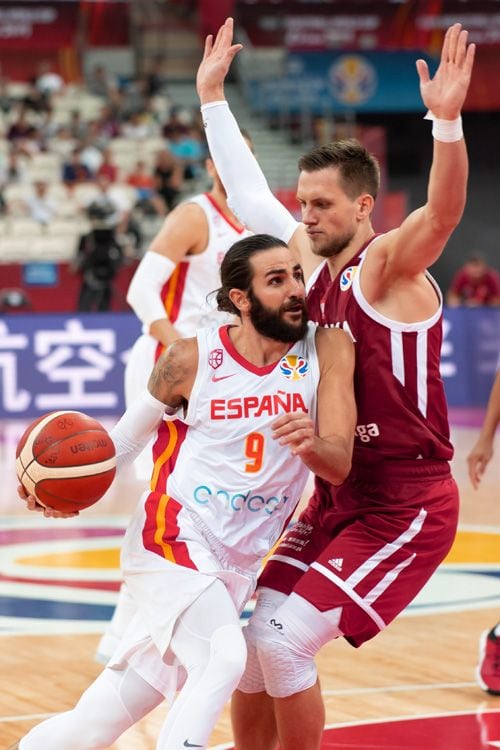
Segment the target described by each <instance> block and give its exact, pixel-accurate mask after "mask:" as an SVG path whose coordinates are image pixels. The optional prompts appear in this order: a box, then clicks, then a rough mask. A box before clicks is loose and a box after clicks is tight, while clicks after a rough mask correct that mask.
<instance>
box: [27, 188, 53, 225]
mask: <svg viewBox="0 0 500 750" xmlns="http://www.w3.org/2000/svg"><path fill="white" fill-rule="evenodd" d="M24 203H25V207H26V211H27V213H28V214H29V216H30V218H32V219H34V220H35V221H38V222H39V223H40V224H49V222H51V221H52V219H54V218H56V216H57V213H58V209H57V204H56V202H55V201H54V199H53V198H51V197H50V195H49V186H48V184H47V182H45V180H35V182H34V183H33V194H32V195H30V196H29V197H28V198H26V199H25V201H24Z"/></svg>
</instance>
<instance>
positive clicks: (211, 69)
mask: <svg viewBox="0 0 500 750" xmlns="http://www.w3.org/2000/svg"><path fill="white" fill-rule="evenodd" d="M232 31H233V29H232V19H228V20H227V21H226V23H225V24H224V26H223V27H222V28H221V29H220V31H219V33H218V35H217V37H216V39H215V41H213V40H212V38H211V37H209V38H208V39H207V43H206V47H205V54H204V58H203V61H202V63H201V65H200V68H199V71H198V78H197V87H198V93H199V95H200V100H201V103H202V113H203V119H204V124H205V127H206V131H207V138H208V142H209V146H210V150H211V155H212V158H213V159H214V162H215V164H216V167H217V170H218V173H219V175H220V177H221V178H222V181H223V183H224V185H225V188H226V191H227V194H228V202H229V204H230V205H231V207H232V209H233V210H234V211H235V213H236V214H237V215H238V217H239V218H240V220H241V221H243V222H244V223H245V225H246V226H248V227H249V228H250V229H252V230H253V231H256V232H261V231H267V232H270V233H272V234H273V235H275V236H278V237H280V238H282V239H284V240H286V241H289V242H290V244H291V245H292V246H294V247H295V248H299V249H300V251H301V253H302V255H303V257H305V255H307V253H310V250H311V249H312V252H313V254H314V255H315V256H317V257H318V258H321V259H324V260H323V263H322V264H321V265H320V266H319V267H318V269H317V270H316V271H315V272H314V273H313V276H312V279H311V280H310V287H309V294H308V305H309V310H310V315H311V319H312V320H315V321H316V322H317V323H318V325H321V326H342V327H343V328H345V329H346V330H348V331H349V332H350V333H351V335H352V338H353V340H354V342H355V348H356V361H357V364H356V375H355V387H356V396H357V406H358V424H357V428H356V441H355V449H354V458H353V468H352V472H351V474H350V476H349V478H348V479H347V481H346V482H345V483H344V484H343V485H342V486H340V487H334V486H332V485H331V484H328V483H327V482H324V481H322V480H321V479H317V480H316V485H315V492H314V494H313V497H312V499H311V501H310V503H309V505H308V507H307V508H306V510H305V511H304V512H303V513H302V515H301V516H300V518H299V522H298V523H297V525H296V526H295V527H294V528H293V529H292V530H291V531H290V532H289V533H288V534H287V535H286V536H285V537H284V539H283V541H282V542H281V544H280V546H279V547H278V549H277V550H276V552H275V554H274V555H273V556H272V557H271V560H270V562H269V563H268V564H267V566H266V568H265V570H264V573H263V574H262V576H261V578H260V584H259V585H260V588H259V594H258V600H257V606H256V609H255V613H254V615H253V617H252V619H251V623H250V625H249V627H248V628H246V629H245V630H246V639H247V645H248V660H247V668H246V672H245V675H244V678H243V680H242V682H241V684H240V686H239V690H238V691H237V693H236V695H235V698H234V701H233V726H234V732H235V739H236V746H237V749H238V750H255V748H257V747H258V748H259V750H271V749H272V750H274V748H275V747H276V742H277V739H279V746H280V748H281V750H297V748H300V750H317V749H318V748H319V746H320V742H321V735H322V730H323V725H324V708H323V702H322V698H321V692H320V688H319V684H318V680H317V673H316V668H315V664H314V657H315V655H316V653H317V652H318V650H319V649H320V648H321V647H322V646H323V645H324V644H325V643H327V642H328V641H329V640H331V639H333V638H337V637H339V636H343V637H344V638H346V639H347V640H348V641H349V643H351V644H352V645H353V646H355V647H358V646H360V645H361V644H362V643H364V642H365V641H366V640H368V639H369V638H372V637H373V636H375V635H376V634H377V633H378V632H379V631H380V630H382V629H383V628H385V627H386V626H387V625H388V624H389V623H390V622H391V621H392V620H393V619H394V618H395V617H396V616H397V615H398V614H399V613H400V612H401V611H402V610H403V609H404V608H405V607H406V606H407V605H408V604H409V603H410V602H411V601H412V599H413V598H414V597H415V596H416V595H417V593H418V592H419V591H420V590H421V588H422V587H423V586H424V584H425V583H426V581H427V580H428V579H429V578H430V576H431V575H432V573H433V572H434V571H435V570H436V568H437V566H438V565H439V563H440V562H441V561H442V560H443V558H444V557H445V555H446V554H447V552H448V550H449V549H450V547H451V544H452V542H453V539H454V536H455V531H456V524H457V517H458V492H457V487H456V484H455V482H454V480H453V479H452V477H451V474H450V468H449V461H450V459H451V457H452V453H453V450H452V446H451V444H450V441H449V428H448V420H447V410H446V401H445V395H444V390H443V383H442V381H441V378H440V373H439V358H440V349H441V339H442V332H441V323H442V296H441V293H440V291H439V289H438V287H437V285H436V283H435V282H434V281H433V279H432V278H431V276H430V275H429V274H428V272H427V270H426V269H427V267H428V266H429V265H431V264H432V263H434V262H435V261H436V260H437V259H438V258H439V256H440V254H441V253H442V251H443V248H444V247H445V245H446V242H447V240H448V238H449V237H450V235H451V233H452V232H453V230H454V229H455V227H456V226H457V224H458V222H459V221H460V218H461V216H462V212H463V210H464V206H465V200H466V185H467V174H468V160H467V153H466V147H465V142H464V139H463V134H462V126H461V117H460V113H461V110H462V106H463V103H464V100H465V96H466V94H467V90H468V87H469V83H470V77H471V72H472V66H473V60H474V53H475V47H474V45H473V44H470V45H469V44H468V42H467V32H466V31H464V30H462V28H461V26H460V24H455V25H454V26H452V27H450V28H449V29H448V31H447V32H446V35H445V38H444V42H443V48H442V52H441V59H440V64H439V67H438V69H437V71H436V73H435V75H434V77H433V78H432V79H431V78H430V76H429V71H428V67H427V64H426V63H425V61H423V60H418V61H417V71H418V76H419V79H420V91H421V95H422V99H423V102H424V105H425V106H426V107H427V108H428V110H429V113H428V116H427V117H428V119H432V120H433V126H432V132H433V137H434V155H433V162H432V167H431V171H430V177H429V184H428V194H427V202H426V203H425V205H424V206H422V207H421V208H418V209H417V210H415V211H413V212H412V213H411V214H410V215H409V216H408V217H407V218H406V219H405V221H404V222H403V223H402V225H401V226H400V227H399V228H397V229H394V230H392V231H390V232H387V233H386V234H383V235H376V234H375V232H374V230H373V228H372V224H371V219H370V216H371V213H372V210H373V206H374V202H375V198H376V195H377V190H378V187H379V173H378V165H377V163H376V160H375V159H374V158H373V157H372V156H371V155H370V154H369V153H368V152H367V151H366V150H365V149H364V148H363V147H362V146H361V145H360V144H359V143H358V142H357V141H354V140H349V141H340V142H337V143H332V144H329V145H326V146H320V147H318V148H315V149H313V150H312V151H311V152H309V153H308V154H305V155H304V156H303V157H302V158H301V159H300V161H299V170H300V174H299V182H298V189H297V197H298V200H299V203H300V205H301V208H302V223H301V224H298V223H297V222H296V221H295V220H294V219H293V217H291V216H290V214H289V213H288V211H286V209H285V208H284V207H283V206H282V205H281V204H280V203H279V202H278V201H277V200H276V199H275V198H274V196H273V195H272V193H271V191H270V190H269V187H268V185H267V182H266V180H265V178H264V176H263V175H262V173H261V171H260V169H259V168H258V165H257V164H256V162H255V160H254V159H253V157H252V156H251V154H250V153H249V151H248V149H246V148H245V146H244V143H243V141H242V139H241V137H240V136H239V135H238V133H239V131H238V127H237V124H236V121H235V120H234V118H233V116H232V114H231V112H230V110H229V108H228V106H227V102H226V101H225V100H224V90H223V82H224V78H225V75H226V73H227V71H228V69H229V66H230V63H231V61H232V59H233V58H234V56H235V54H236V53H237V52H238V51H239V50H240V49H241V45H233V44H232ZM235 165H237V167H235ZM303 265H304V266H306V265H308V264H306V263H303Z"/></svg>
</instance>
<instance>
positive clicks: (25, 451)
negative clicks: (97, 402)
mask: <svg viewBox="0 0 500 750" xmlns="http://www.w3.org/2000/svg"><path fill="white" fill-rule="evenodd" d="M62 414H80V412H77V411H71V412H68V411H53V412H51V413H50V414H47V415H46V416H45V417H44V418H43V419H41V420H40V422H38V424H37V425H36V426H35V428H34V429H33V430H32V431H31V432H30V433H29V434H28V436H27V438H26V440H25V442H24V445H23V447H22V448H21V450H20V452H19V456H18V458H19V459H21V463H22V464H23V466H25V467H27V466H29V464H30V463H31V461H32V460H34V452H33V445H34V444H35V440H36V439H37V437H38V435H39V434H40V432H41V431H42V430H43V428H44V427H46V426H47V425H48V424H49V423H50V422H51V421H52V420H53V419H54V418H56V417H60V416H61V415H62Z"/></svg>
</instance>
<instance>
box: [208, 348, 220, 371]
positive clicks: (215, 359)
mask: <svg viewBox="0 0 500 750" xmlns="http://www.w3.org/2000/svg"><path fill="white" fill-rule="evenodd" d="M223 359H224V351H223V349H212V351H211V352H210V354H209V355H208V364H209V365H210V367H212V368H213V369H214V370H216V369H217V368H218V367H220V366H221V364H222V360H223Z"/></svg>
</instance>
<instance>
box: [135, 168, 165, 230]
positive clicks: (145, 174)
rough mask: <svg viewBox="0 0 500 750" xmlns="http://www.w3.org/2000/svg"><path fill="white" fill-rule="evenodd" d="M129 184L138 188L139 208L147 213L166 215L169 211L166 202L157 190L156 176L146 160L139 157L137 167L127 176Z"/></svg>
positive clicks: (137, 204)
mask: <svg viewBox="0 0 500 750" xmlns="http://www.w3.org/2000/svg"><path fill="white" fill-rule="evenodd" d="M127 184H128V185H132V187H134V188H135V189H136V190H137V203H136V206H137V208H140V209H141V210H142V211H144V213H146V214H156V215H157V216H165V214H166V213H167V208H166V205H165V202H164V201H163V199H162V197H161V196H160V195H158V193H157V192H156V189H155V180H154V177H153V175H152V173H151V170H149V169H148V167H147V165H146V162H145V161H143V160H142V159H139V161H138V162H137V163H136V165H135V169H134V170H133V171H132V172H131V173H130V174H129V175H128V177H127Z"/></svg>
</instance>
